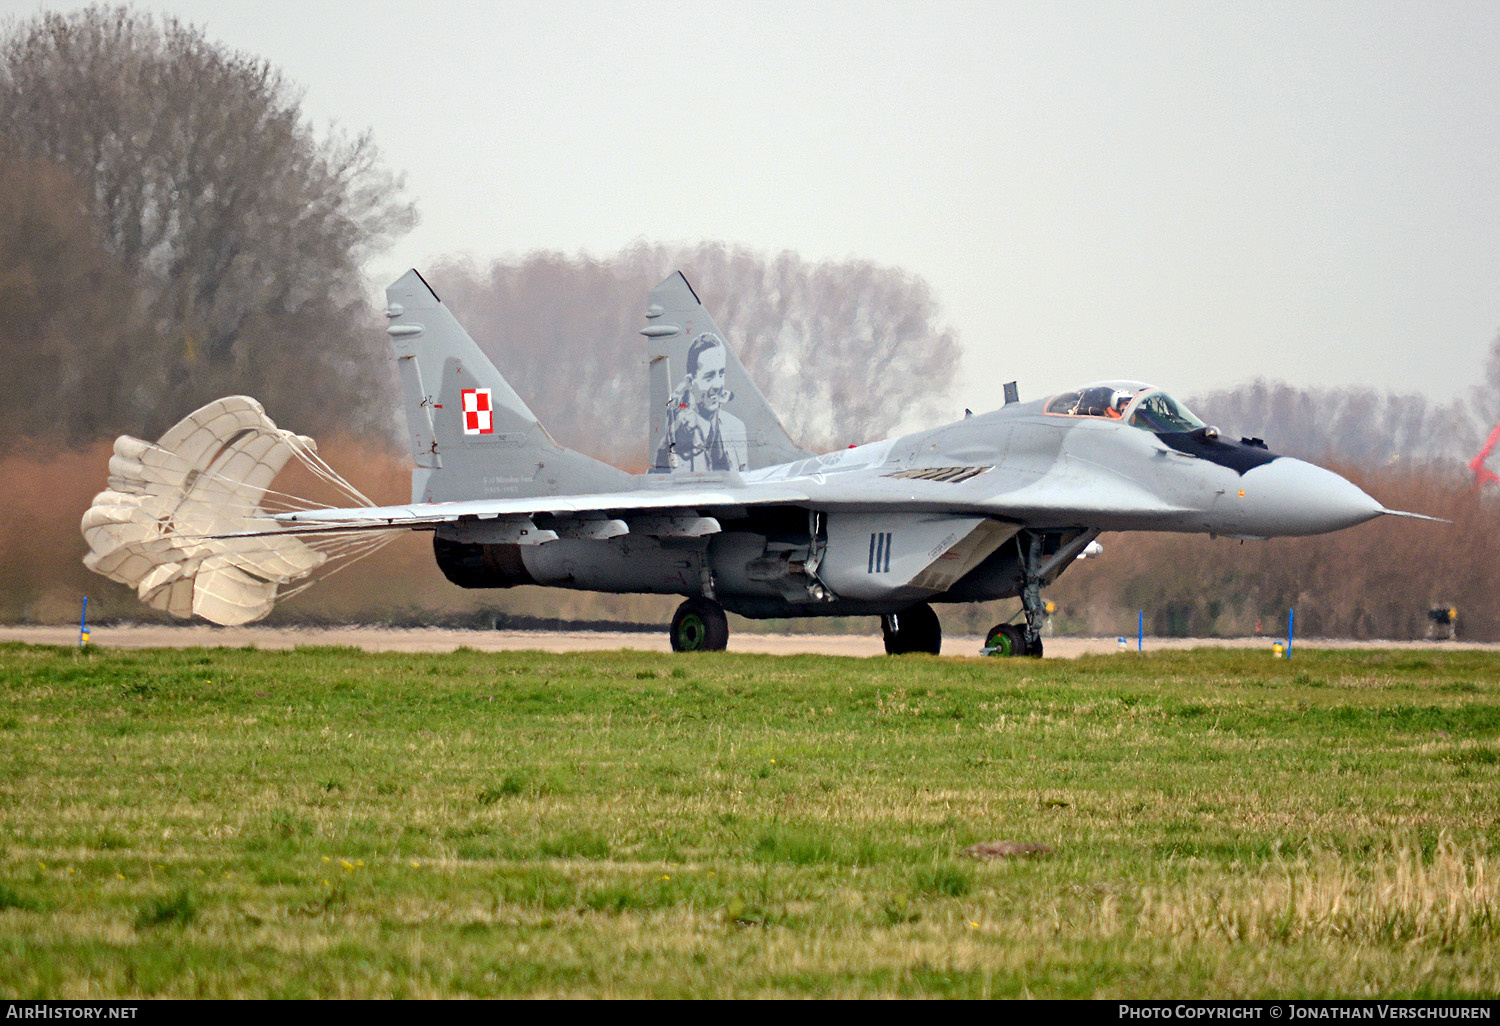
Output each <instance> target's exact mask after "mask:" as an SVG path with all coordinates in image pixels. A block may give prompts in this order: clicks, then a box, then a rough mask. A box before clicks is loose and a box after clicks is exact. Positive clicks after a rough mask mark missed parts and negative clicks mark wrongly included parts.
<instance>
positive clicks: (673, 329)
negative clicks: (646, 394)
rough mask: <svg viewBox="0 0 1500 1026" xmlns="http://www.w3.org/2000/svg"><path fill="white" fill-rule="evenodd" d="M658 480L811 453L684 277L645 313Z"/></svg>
mask: <svg viewBox="0 0 1500 1026" xmlns="http://www.w3.org/2000/svg"><path fill="white" fill-rule="evenodd" d="M641 334H642V335H644V336H646V351H647V359H648V360H649V361H650V396H651V447H650V450H649V452H648V456H649V458H650V460H651V472H652V473H653V474H691V473H706V472H712V471H740V470H757V469H759V468H761V467H770V466H775V465H776V464H778V463H787V462H789V461H791V460H796V459H801V458H803V457H805V456H808V455H810V453H808V452H807V451H806V450H804V449H801V448H799V447H798V446H797V445H795V444H793V442H792V440H791V439H790V438H789V437H787V433H786V430H785V429H784V428H783V427H782V426H781V424H780V422H779V421H778V420H777V419H776V414H774V413H772V412H771V407H770V404H769V403H767V402H766V397H765V396H763V395H762V394H761V392H760V389H758V388H756V387H755V382H753V381H751V380H750V377H749V375H747V374H746V373H745V368H744V367H743V366H741V364H740V361H739V360H738V359H737V358H736V357H735V355H734V352H733V351H732V350H731V349H730V348H729V343H728V341H727V340H726V339H725V337H724V333H723V332H721V331H720V330H719V327H718V325H716V324H715V323H714V321H713V318H712V317H710V316H709V315H708V311H707V310H705V309H703V304H702V303H701V302H699V300H698V295H697V293H696V292H694V291H693V287H692V286H691V285H689V284H688V281H687V279H686V278H684V277H683V276H682V272H681V271H674V272H673V273H672V275H671V276H670V277H668V278H667V280H666V281H664V282H662V283H661V284H660V285H658V286H656V288H654V289H652V290H651V298H650V301H649V306H648V307H647V309H646V327H645V328H643V329H642V330H641Z"/></svg>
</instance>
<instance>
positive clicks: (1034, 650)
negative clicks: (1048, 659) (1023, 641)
mask: <svg viewBox="0 0 1500 1026" xmlns="http://www.w3.org/2000/svg"><path fill="white" fill-rule="evenodd" d="M1021 654H1022V655H1028V656H1030V657H1031V658H1033V659H1040V658H1041V657H1042V639H1041V638H1037V639H1036V640H1035V641H1033V642H1032V643H1031V646H1030V647H1029V648H1027V649H1026V651H1025V652H1022V653H1021Z"/></svg>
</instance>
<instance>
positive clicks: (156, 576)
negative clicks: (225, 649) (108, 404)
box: [82, 395, 391, 626]
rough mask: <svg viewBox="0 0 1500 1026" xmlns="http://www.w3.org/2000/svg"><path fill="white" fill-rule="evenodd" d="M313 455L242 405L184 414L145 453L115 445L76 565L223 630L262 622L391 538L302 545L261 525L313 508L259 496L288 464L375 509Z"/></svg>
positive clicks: (131, 445) (135, 446) (276, 527)
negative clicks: (338, 566) (333, 566)
mask: <svg viewBox="0 0 1500 1026" xmlns="http://www.w3.org/2000/svg"><path fill="white" fill-rule="evenodd" d="M316 447H317V446H316V443H315V442H314V441H313V440H312V439H311V438H308V437H306V436H304V435H296V434H293V433H292V432H290V431H286V430H283V429H281V428H278V427H277V426H276V425H275V423H274V422H272V420H271V418H270V417H267V416H266V411H265V410H264V409H262V408H261V405H260V403H258V402H256V401H255V400H254V399H251V398H250V397H249V396H243V395H234V396H228V397H227V398H224V399H217V400H215V401H214V402H211V403H209V404H208V405H207V406H204V407H202V408H201V409H198V410H195V411H193V412H192V413H190V414H188V416H186V417H185V418H183V419H182V420H181V421H179V422H178V423H177V424H176V426H174V427H173V428H171V429H170V430H169V431H168V432H167V433H166V434H164V435H162V436H161V438H159V439H158V440H157V441H156V442H155V443H151V442H145V441H142V440H141V439H139V438H132V437H130V436H129V435H121V436H120V437H119V438H117V439H115V452H114V455H113V456H112V457H110V461H109V488H108V490H106V491H103V492H100V493H99V494H98V495H96V496H95V497H94V502H93V505H91V506H90V507H89V509H88V511H87V512H86V513H84V515H83V525H82V526H83V537H84V539H85V540H86V541H87V542H88V543H89V553H88V555H86V556H84V558H83V564H84V566H86V567H88V568H89V569H90V570H93V571H94V572H95V573H99V574H103V575H104V576H105V577H108V578H110V579H111V580H114V581H119V582H120V583H122V584H128V585H130V586H131V587H133V588H135V589H136V591H137V592H138V593H139V595H140V597H141V601H143V602H145V603H146V604H147V605H149V606H151V607H153V608H155V609H162V610H165V611H166V612H168V613H171V614H172V615H173V616H176V617H181V618H184V619H186V618H188V617H191V616H195V615H196V616H200V617H202V618H203V619H205V620H210V621H212V622H213V623H217V624H223V625H226V626H231V625H235V624H243V623H251V622H253V621H255V620H259V619H262V618H263V617H265V616H266V615H267V614H269V613H270V612H271V609H272V607H273V606H274V605H275V603H276V599H277V592H278V590H279V589H282V588H284V587H285V586H286V585H289V584H291V583H293V582H295V581H299V580H302V579H303V578H306V577H308V576H309V575H310V574H312V573H313V571H315V570H318V569H319V568H320V567H324V566H325V565H327V564H330V563H332V562H333V561H335V560H338V559H348V558H351V557H352V558H358V557H361V556H365V555H368V554H369V553H370V552H372V551H374V550H375V549H377V548H379V547H380V546H382V545H384V544H385V543H386V542H388V541H389V540H390V539H391V535H390V534H386V533H383V532H382V533H378V534H374V535H369V534H363V535H357V536H351V535H345V534H340V533H338V532H332V533H329V534H322V535H318V536H316V538H313V539H311V540H303V539H300V538H295V537H290V536H288V535H286V534H285V533H282V532H281V530H280V529H281V527H282V526H283V525H281V524H278V523H277V522H276V521H274V520H272V519H270V514H271V513H273V512H283V511H286V510H292V509H312V508H316V507H318V506H321V505H322V504H321V503H313V502H310V501H308V500H305V499H299V498H297V497H295V496H291V495H285V494H283V493H281V492H274V491H269V490H268V489H269V486H270V484H271V482H272V480H273V479H274V478H275V477H276V475H277V473H279V472H280V471H281V469H282V467H284V466H285V465H286V464H287V461H288V460H291V459H294V458H295V459H297V460H298V461H299V462H300V463H302V464H303V465H304V466H306V467H307V468H308V469H309V470H310V471H311V472H312V473H313V474H314V475H316V476H317V477H318V478H319V479H321V480H323V481H326V482H328V483H329V484H330V485H332V486H333V487H335V488H336V489H338V490H339V491H341V492H342V493H343V494H344V495H346V496H348V497H349V498H351V499H352V500H353V501H355V502H357V503H358V504H360V505H364V506H372V505H374V503H373V502H371V501H370V500H369V499H368V498H366V497H365V496H364V495H362V494H360V493H359V491H357V490H356V489H355V488H354V486H353V485H351V484H349V483H348V482H347V481H345V480H344V479H343V478H342V477H340V476H339V475H338V474H337V473H335V472H334V471H333V469H332V468H330V467H329V466H328V465H327V464H326V463H324V462H323V461H322V460H321V459H319V458H318V456H317V455H316ZM268 495H269V496H271V498H267V496H268ZM267 507H271V508H267ZM225 535H235V536H237V537H224V536H225ZM311 584H312V581H306V582H304V583H303V584H301V585H300V586H298V587H297V588H293V589H291V590H290V591H283V592H282V597H283V598H284V597H287V596H289V595H292V594H295V593H296V592H298V591H301V590H302V589H303V588H306V587H308V586H310V585H311Z"/></svg>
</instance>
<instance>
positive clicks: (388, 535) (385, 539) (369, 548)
mask: <svg viewBox="0 0 1500 1026" xmlns="http://www.w3.org/2000/svg"><path fill="white" fill-rule="evenodd" d="M395 540H396V535H395V532H394V531H389V532H382V533H381V534H380V535H379V536H378V537H376V538H373V539H370V540H369V541H368V542H366V543H365V545H366V548H365V551H363V552H361V553H359V554H358V555H355V556H350V557H348V558H347V559H345V558H340V560H339V562H338V564H337V565H334V562H333V560H332V559H330V560H329V562H327V563H325V564H323V565H324V566H329V567H332V568H331V569H330V570H329V571H328V572H327V573H322V574H315V576H313V577H311V578H310V579H309V580H307V581H304V582H303V583H301V584H299V585H297V586H296V587H295V588H292V589H290V590H288V591H284V592H281V593H280V594H279V595H278V596H277V601H285V600H287V599H289V598H294V597H295V596H297V595H300V594H302V593H303V592H304V591H306V590H307V589H308V588H311V587H312V586H313V585H314V584H318V583H320V582H322V581H326V580H328V578H330V577H332V576H333V575H334V574H336V573H338V572H339V571H341V570H346V569H348V568H349V567H351V566H353V565H354V564H355V563H358V562H359V561H360V560H361V559H364V558H365V557H366V556H370V555H374V554H375V553H376V552H378V551H379V550H381V549H383V548H385V547H386V546H387V545H389V544H390V543H391V542H393V541H395Z"/></svg>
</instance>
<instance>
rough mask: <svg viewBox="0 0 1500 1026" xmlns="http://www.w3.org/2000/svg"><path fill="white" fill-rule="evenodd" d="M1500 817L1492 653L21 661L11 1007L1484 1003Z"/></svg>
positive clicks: (0, 648) (1498, 902)
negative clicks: (1005, 843)
mask: <svg viewBox="0 0 1500 1026" xmlns="http://www.w3.org/2000/svg"><path fill="white" fill-rule="evenodd" d="M1497 824H1500V658H1496V657H1494V656H1491V655H1488V654H1485V653H1473V652H1459V651H1453V652H1417V653H1413V652H1400V651H1397V652H1320V651H1312V650H1304V651H1302V652H1299V653H1298V656H1297V658H1296V659H1295V660H1293V661H1291V662H1280V661H1276V660H1273V659H1271V658H1270V657H1269V656H1268V655H1266V654H1263V653H1260V652H1243V653H1242V652H1232V651H1223V650H1220V651H1199V652H1164V653H1156V654H1150V655H1147V656H1144V657H1142V656H1137V655H1136V654H1134V653H1127V654H1121V655H1111V656H1107V657H1099V658H1088V659H1080V660H1076V661H1061V660H1059V661H1041V662H1037V661H1032V660H1015V661H1009V660H977V659H974V660H969V659H941V660H939V659H932V658H926V657H906V658H901V659H867V660H859V659H832V658H824V657H788V658H778V657H768V656H743V655H735V654H732V653H731V654H713V655H701V656H689V657H677V658H666V657H663V656H661V655H655V654H649V653H627V652H621V653H606V654H578V655H554V654H542V653H524V652H521V653H503V654H481V653H476V652H465V651H460V652H457V653H454V654H452V655H396V654H385V655H369V654H364V653H360V652H356V651H352V650H343V649H329V648H320V649H300V650H297V651H295V652H280V653H278V652H256V651H238V652H235V651H203V650H193V651H177V652H145V651H132V652H111V651H105V650H100V649H91V650H88V651H86V652H79V651H78V650H76V649H68V648H57V649H53V648H41V647H26V646H20V645H0V993H4V994H6V995H7V996H10V997H15V998H46V997H56V998H69V997H104V996H133V995H152V996H164V997H167V996H170V997H200V996H201V997H229V996H253V997H263V996H264V997H346V996H347V997H387V996H391V997H423V996H460V995H477V996H491V995H523V994H524V995H604V996H651V997H676V996H745V995H773V996H774V995H815V996H876V995H890V996H928V995H932V996H953V997H980V996H996V997H1014V996H1026V995H1033V996H1038V997H1072V996H1094V997H1115V996H1135V997H1144V996H1161V997H1177V996H1242V997H1248V996H1262V995H1279V996H1334V995H1349V996H1373V995H1389V996H1473V995H1482V996H1488V997H1493V996H1495V995H1496V994H1497V993H1500V970H1497V966H1500V869H1497V867H1496V865H1495V864H1494V853H1495V851H1496V850H1497V848H1500V825H1497ZM992 840H1010V841H1017V842H1033V843H1040V844H1045V845H1047V846H1049V847H1051V848H1052V849H1054V850H1055V853H1054V854H1052V855H1046V856H1041V857H1036V858H1024V859H1013V860H1002V861H996V862H976V861H974V860H972V859H969V858H967V857H966V856H965V855H964V849H965V848H966V847H968V846H969V845H971V844H975V843H978V842H983V841H992Z"/></svg>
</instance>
